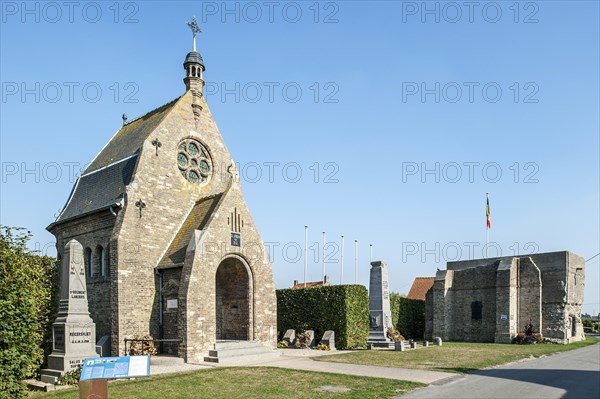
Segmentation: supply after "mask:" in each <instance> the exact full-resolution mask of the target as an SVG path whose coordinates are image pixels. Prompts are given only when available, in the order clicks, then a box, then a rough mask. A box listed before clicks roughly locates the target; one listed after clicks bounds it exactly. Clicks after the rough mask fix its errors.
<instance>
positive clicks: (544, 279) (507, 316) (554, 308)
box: [425, 251, 585, 344]
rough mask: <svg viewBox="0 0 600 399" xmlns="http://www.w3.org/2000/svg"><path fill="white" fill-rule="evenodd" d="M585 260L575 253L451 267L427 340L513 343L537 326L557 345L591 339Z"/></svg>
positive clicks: (440, 279)
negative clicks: (585, 311) (584, 313)
mask: <svg viewBox="0 0 600 399" xmlns="http://www.w3.org/2000/svg"><path fill="white" fill-rule="evenodd" d="M584 279H585V260H584V259H583V258H582V257H581V256H578V255H576V254H574V253H571V252H567V251H562V252H549V253H540V254H535V255H529V256H506V257H501V258H488V259H474V260H468V261H458V262H448V264H447V270H438V272H437V274H436V276H435V279H434V283H433V287H432V288H431V289H430V290H429V291H428V292H427V295H426V302H425V336H426V337H427V338H431V337H441V338H442V339H443V340H445V341H471V342H496V343H511V341H512V339H513V338H514V337H515V336H516V335H517V334H518V333H522V332H524V329H525V326H527V325H528V324H529V323H531V324H532V325H533V328H534V332H541V333H542V335H543V336H544V337H545V338H547V339H549V340H552V341H554V342H556V343H563V344H566V343H570V342H574V341H581V340H583V339H585V335H584V333H583V324H582V321H581V306H582V304H583V291H584V287H585V281H584Z"/></svg>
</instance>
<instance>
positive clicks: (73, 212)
mask: <svg viewBox="0 0 600 399" xmlns="http://www.w3.org/2000/svg"><path fill="white" fill-rule="evenodd" d="M136 161H137V154H136V155H134V156H132V157H130V158H126V159H124V160H122V161H120V162H116V163H114V164H112V165H110V166H108V167H105V168H103V169H98V170H96V171H94V172H91V173H88V174H84V175H82V176H80V177H79V178H78V179H77V182H75V186H74V187H73V191H71V195H70V196H69V200H68V201H67V204H66V205H65V207H64V209H63V211H62V212H61V214H60V215H59V216H58V218H57V219H56V221H55V222H54V223H59V222H64V221H66V220H68V219H73V218H75V217H78V216H82V215H84V214H88V213H90V212H94V211H97V210H99V209H104V208H107V207H109V206H111V205H114V204H115V203H117V202H119V201H120V199H121V198H122V196H123V193H124V192H125V187H126V186H127V185H128V184H129V183H130V182H131V178H132V176H133V171H134V169H135V164H136ZM54 223H53V224H54Z"/></svg>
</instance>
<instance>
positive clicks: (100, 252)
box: [96, 246, 106, 277]
mask: <svg viewBox="0 0 600 399" xmlns="http://www.w3.org/2000/svg"><path fill="white" fill-rule="evenodd" d="M96 252H97V253H98V274H100V276H101V277H104V276H106V262H105V260H104V248H102V247H101V246H98V249H97V250H96Z"/></svg>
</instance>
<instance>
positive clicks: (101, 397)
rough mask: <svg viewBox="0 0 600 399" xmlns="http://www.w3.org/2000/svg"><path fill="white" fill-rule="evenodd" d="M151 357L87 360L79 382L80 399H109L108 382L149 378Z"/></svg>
mask: <svg viewBox="0 0 600 399" xmlns="http://www.w3.org/2000/svg"><path fill="white" fill-rule="evenodd" d="M149 375H150V356H120V357H100V358H88V359H85V361H84V363H83V367H82V369H81V378H80V380H79V399H108V380H109V379H117V378H132V377H148V376H149Z"/></svg>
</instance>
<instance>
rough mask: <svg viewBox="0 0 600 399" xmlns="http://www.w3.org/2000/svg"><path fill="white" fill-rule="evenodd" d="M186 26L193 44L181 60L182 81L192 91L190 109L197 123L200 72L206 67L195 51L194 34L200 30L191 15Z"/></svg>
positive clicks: (198, 116) (202, 87)
mask: <svg viewBox="0 0 600 399" xmlns="http://www.w3.org/2000/svg"><path fill="white" fill-rule="evenodd" d="M188 26H189V27H190V29H191V30H192V33H193V35H194V44H193V47H192V51H190V52H189V53H188V55H187V56H186V57H185V61H184V62H183V68H184V69H185V78H184V79H183V82H184V83H185V89H186V91H188V90H189V91H191V92H192V96H193V101H192V111H193V112H194V119H195V120H196V124H197V123H198V120H199V119H200V113H201V111H202V106H201V105H200V99H201V98H202V92H203V89H204V80H202V73H203V72H204V71H205V69H206V68H205V67H204V60H202V56H201V55H200V53H199V52H198V51H196V34H197V33H199V32H202V31H201V30H200V27H199V26H198V23H197V22H196V17H193V18H192V20H191V21H190V22H188Z"/></svg>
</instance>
